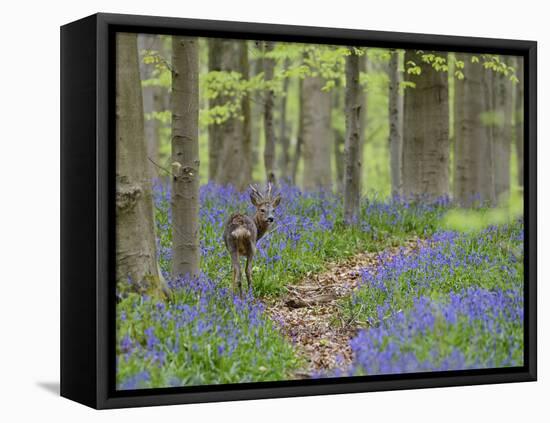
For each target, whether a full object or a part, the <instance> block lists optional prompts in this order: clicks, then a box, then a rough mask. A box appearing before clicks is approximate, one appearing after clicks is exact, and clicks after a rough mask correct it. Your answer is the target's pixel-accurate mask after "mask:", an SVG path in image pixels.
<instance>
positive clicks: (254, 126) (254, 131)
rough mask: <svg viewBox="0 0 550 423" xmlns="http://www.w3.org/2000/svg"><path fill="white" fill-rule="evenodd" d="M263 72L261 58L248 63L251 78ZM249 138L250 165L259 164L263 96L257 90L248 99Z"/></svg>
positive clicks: (257, 48)
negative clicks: (250, 147)
mask: <svg viewBox="0 0 550 423" xmlns="http://www.w3.org/2000/svg"><path fill="white" fill-rule="evenodd" d="M255 49H256V50H257V51H258V52H259V51H261V41H256V42H255ZM261 72H263V62H262V59H261V58H254V55H253V56H252V58H251V61H250V73H251V75H250V76H251V77H252V78H253V77H255V76H257V75H258V74H260V73H261ZM250 100H251V101H250V116H251V119H250V121H251V122H250V137H251V143H252V163H253V164H256V163H259V162H260V138H261V133H262V127H263V110H264V108H263V95H262V93H261V92H259V90H254V91H253V92H252V93H251V99H250Z"/></svg>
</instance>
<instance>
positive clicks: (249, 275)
mask: <svg viewBox="0 0 550 423" xmlns="http://www.w3.org/2000/svg"><path fill="white" fill-rule="evenodd" d="M255 252H256V247H255V246H254V244H253V243H252V242H251V243H250V248H249V253H248V255H247V256H246V269H245V272H246V282H247V283H248V290H249V291H250V290H251V289H252V261H253V260H254V253H255Z"/></svg>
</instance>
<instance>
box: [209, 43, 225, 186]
mask: <svg viewBox="0 0 550 423" xmlns="http://www.w3.org/2000/svg"><path fill="white" fill-rule="evenodd" d="M222 52H223V41H222V40H221V39H219V38H209V39H208V72H220V71H221V70H222ZM222 104H223V99H222V97H221V96H218V97H216V98H211V99H209V100H208V107H209V108H210V109H213V108H215V107H218V106H221V105H222ZM222 137H223V131H222V126H221V125H219V124H216V123H212V124H210V125H209V126H208V179H209V180H213V179H214V178H215V177H216V172H217V170H218V165H219V164H218V157H219V155H220V150H221V147H222V145H223V139H222Z"/></svg>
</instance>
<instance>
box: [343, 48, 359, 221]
mask: <svg viewBox="0 0 550 423" xmlns="http://www.w3.org/2000/svg"><path fill="white" fill-rule="evenodd" d="M359 60H360V57H359V56H357V55H356V54H355V53H353V52H352V53H351V54H350V55H349V56H346V100H345V101H346V145H345V170H344V221H345V223H346V224H347V225H354V224H356V223H357V222H358V220H359V213H360V205H361V201H360V200H361V154H360V152H361V148H360V137H361V136H360V134H361V129H362V128H361V125H360V119H361V116H360V115H361V103H362V95H361V94H362V90H361V86H360V85H359Z"/></svg>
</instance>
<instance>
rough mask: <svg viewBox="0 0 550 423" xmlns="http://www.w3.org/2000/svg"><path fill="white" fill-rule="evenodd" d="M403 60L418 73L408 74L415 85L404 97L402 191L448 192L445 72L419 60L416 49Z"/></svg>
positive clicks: (436, 194)
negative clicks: (417, 70)
mask: <svg viewBox="0 0 550 423" xmlns="http://www.w3.org/2000/svg"><path fill="white" fill-rule="evenodd" d="M405 61H406V62H408V61H412V62H415V63H417V64H418V65H419V66H420V67H421V75H419V76H413V75H408V80H409V81H411V82H414V83H415V84H416V87H415V88H408V89H407V90H406V92H405V99H404V129H403V193H404V194H405V195H406V196H412V197H419V196H428V197H431V198H434V197H441V196H447V195H448V194H449V119H448V81H447V73H446V72H438V71H436V70H435V69H433V67H432V66H431V65H430V64H426V63H423V62H421V59H420V56H419V55H417V54H416V51H415V50H407V51H406V53H405Z"/></svg>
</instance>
